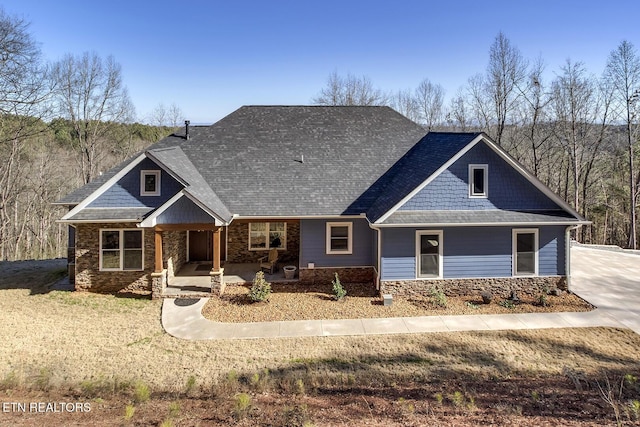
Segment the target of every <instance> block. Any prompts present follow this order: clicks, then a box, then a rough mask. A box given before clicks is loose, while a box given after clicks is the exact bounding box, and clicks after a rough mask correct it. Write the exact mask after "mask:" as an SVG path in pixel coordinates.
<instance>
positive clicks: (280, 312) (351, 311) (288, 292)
mask: <svg viewBox="0 0 640 427" xmlns="http://www.w3.org/2000/svg"><path fill="white" fill-rule="evenodd" d="M249 288H250V286H249V285H237V286H227V288H226V290H225V294H224V295H223V296H222V297H220V298H212V299H211V300H209V302H208V303H207V304H206V305H205V306H204V308H203V310H202V314H203V315H204V316H205V317H206V318H208V319H210V320H214V321H217V322H225V323H233V322H266V321H282V320H320V319H361V318H380V317H415V316H435V315H439V316H442V315H456V314H507V313H543V312H572V311H573V312H575V311H589V310H592V309H593V308H594V307H593V306H592V305H591V304H589V303H587V302H586V301H584V300H583V299H581V298H580V297H578V296H576V295H574V294H570V293H563V294H562V295H559V296H554V295H545V296H544V298H543V301H541V300H540V298H539V297H538V298H533V297H521V298H520V300H519V301H517V302H512V301H509V300H504V299H497V300H493V301H492V302H491V303H490V304H484V303H483V301H482V298H481V297H480V296H479V295H478V296H468V297H446V298H445V299H442V296H441V295H434V296H433V297H424V296H420V295H415V296H413V297H408V298H404V297H394V299H393V304H392V305H391V306H383V304H382V299H381V298H380V296H379V295H378V292H377V291H376V290H375V288H374V287H373V286H372V285H371V284H350V285H345V289H346V290H347V297H346V298H345V299H344V300H341V301H335V300H334V299H333V294H332V289H331V286H320V285H300V284H286V285H278V284H276V285H272V293H271V296H270V297H269V302H268V303H260V304H256V303H252V302H251V300H250V299H249V296H248V294H249Z"/></svg>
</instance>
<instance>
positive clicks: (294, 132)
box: [151, 106, 425, 216]
mask: <svg viewBox="0 0 640 427" xmlns="http://www.w3.org/2000/svg"><path fill="white" fill-rule="evenodd" d="M183 132H184V131H183ZM424 134H425V130H424V129H423V128H422V127H421V126H419V125H418V124H416V123H414V122H412V121H410V120H409V119H407V118H406V117H404V116H402V115H400V114H399V113H397V112H396V111H394V110H392V109H391V108H388V107H322V106H246V107H241V108H240V109H238V110H236V111H235V112H233V113H231V114H230V115H228V116H227V117H225V118H223V119H222V120H220V121H219V122H217V123H215V124H213V125H212V126H208V127H198V126H196V127H192V128H190V136H191V137H190V139H189V140H186V139H185V138H184V133H183V134H182V135H174V136H170V137H168V138H165V139H164V140H162V141H160V142H158V143H157V144H155V145H154V146H152V147H151V150H152V151H154V150H157V149H161V148H168V147H173V146H178V147H180V148H181V150H182V151H183V152H184V153H185V155H186V156H187V157H188V158H189V160H190V161H191V162H192V163H193V165H194V166H195V167H196V168H197V169H198V171H199V172H200V174H201V175H202V177H203V178H204V180H205V181H206V182H207V183H208V184H209V186H210V187H211V189H212V190H213V191H214V192H215V194H216V195H217V196H218V197H219V198H220V200H221V201H222V203H223V204H224V205H225V206H226V207H227V209H228V210H229V211H230V212H232V213H234V214H239V215H242V216H264V215H273V216H302V215H338V214H360V213H361V212H365V211H366V209H367V208H368V207H369V205H370V203H371V202H373V200H375V198H376V197H377V196H378V195H377V194H375V192H374V194H372V192H371V189H370V187H371V186H372V184H373V183H375V182H376V181H378V180H379V179H380V178H381V177H382V176H383V175H384V174H385V173H386V172H387V171H388V170H389V169H390V168H391V167H392V166H393V165H394V163H395V162H396V161H398V160H399V159H400V158H401V157H402V156H403V155H404V154H405V153H406V152H407V150H409V149H410V148H411V147H412V146H413V145H414V144H415V143H416V142H417V141H419V140H420V138H422V137H423V136H424ZM178 173H179V171H178ZM363 194H364V196H363Z"/></svg>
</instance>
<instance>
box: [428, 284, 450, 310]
mask: <svg viewBox="0 0 640 427" xmlns="http://www.w3.org/2000/svg"><path fill="white" fill-rule="evenodd" d="M431 304H433V305H436V306H438V307H443V308H444V307H446V306H447V296H446V295H445V294H444V292H442V291H441V290H440V289H438V288H431Z"/></svg>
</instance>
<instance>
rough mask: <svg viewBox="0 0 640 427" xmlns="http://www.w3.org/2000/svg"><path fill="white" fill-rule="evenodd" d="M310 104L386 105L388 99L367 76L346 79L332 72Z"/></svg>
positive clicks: (349, 75)
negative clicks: (324, 85) (325, 84)
mask: <svg viewBox="0 0 640 427" xmlns="http://www.w3.org/2000/svg"><path fill="white" fill-rule="evenodd" d="M312 102H313V103H314V104H318V105H387V104H388V103H389V97H388V96H387V95H386V94H385V93H384V92H383V91H381V90H380V89H375V88H374V87H373V84H372V83H371V80H369V78H368V77H367V76H362V77H356V76H354V75H352V74H347V77H341V76H339V75H338V73H337V72H335V71H334V72H333V73H331V75H329V79H328V80H327V86H326V87H325V88H323V89H322V90H321V91H320V93H319V94H318V96H316V97H315V98H314V99H313V101H312Z"/></svg>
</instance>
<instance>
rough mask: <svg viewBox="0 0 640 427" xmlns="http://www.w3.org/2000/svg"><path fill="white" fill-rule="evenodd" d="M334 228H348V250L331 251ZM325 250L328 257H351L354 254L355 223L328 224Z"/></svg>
mask: <svg viewBox="0 0 640 427" xmlns="http://www.w3.org/2000/svg"><path fill="white" fill-rule="evenodd" d="M333 227H347V249H346V250H341V251H338V250H331V229H332V228H333ZM325 235H326V243H325V249H326V254H327V255H351V254H352V253H353V222H327V225H326V232H325Z"/></svg>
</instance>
